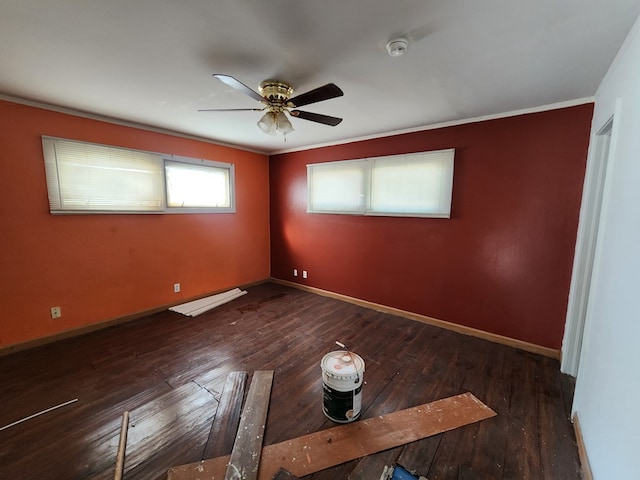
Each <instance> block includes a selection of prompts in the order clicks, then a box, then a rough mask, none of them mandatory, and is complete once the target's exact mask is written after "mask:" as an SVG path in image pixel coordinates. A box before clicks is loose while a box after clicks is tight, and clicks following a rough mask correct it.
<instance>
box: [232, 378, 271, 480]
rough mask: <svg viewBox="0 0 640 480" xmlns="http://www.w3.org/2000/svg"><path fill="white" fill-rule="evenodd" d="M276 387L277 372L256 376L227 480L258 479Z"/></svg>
mask: <svg viewBox="0 0 640 480" xmlns="http://www.w3.org/2000/svg"><path fill="white" fill-rule="evenodd" d="M272 384H273V370H258V371H257V372H254V373H253V378H252V379H251V385H250V386H249V393H248V394H247V401H246V403H245V406H244V409H243V410H242V415H241V417H240V425H239V427H238V434H237V435H236V441H235V443H234V444H233V450H232V452H231V457H230V458H229V464H228V466H227V472H226V474H225V476H224V478H225V480H255V479H256V478H258V465H259V463H260V454H261V451H262V441H263V438H264V427H265V424H266V420H267V411H268V410H269V397H270V396H271V385H272Z"/></svg>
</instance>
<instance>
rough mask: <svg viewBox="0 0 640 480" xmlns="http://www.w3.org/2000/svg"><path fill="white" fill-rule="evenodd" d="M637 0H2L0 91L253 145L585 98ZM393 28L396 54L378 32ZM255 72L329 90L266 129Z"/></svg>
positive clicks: (351, 134) (292, 144)
mask: <svg viewBox="0 0 640 480" xmlns="http://www.w3.org/2000/svg"><path fill="white" fill-rule="evenodd" d="M639 14H640V1H639V0H388V1H382V0H321V1H310V0H309V1H305V0H268V1H267V0H180V1H178V0H2V2H0V94H2V95H4V98H16V99H23V100H28V101H33V102H37V103H43V104H47V105H52V106H57V107H63V108H67V109H72V110H77V111H81V112H85V113H90V114H96V115H100V116H105V117H111V118H115V119H120V120H124V121H126V122H132V123H137V124H143V125H148V126H151V127H155V128H160V129H166V130H170V131H174V132H179V133H182V134H187V135H194V136H198V137H203V138H207V139H211V140H213V141H215V142H219V143H224V144H230V145H235V146H240V147H243V148H247V149H250V150H255V151H259V152H265V153H274V152H279V151H289V150H296V149H302V148H307V147H309V146H314V145H322V144H328V143H337V142H343V141H347V140H350V139H356V138H363V137H368V136H372V135H378V134H385V133H390V132H397V131H403V130H411V129H417V128H419V127H424V126H429V125H434V124H439V123H444V122H453V121H457V120H463V119H469V118H476V117H481V116H486V115H494V114H499V113H503V112H512V111H519V110H523V109H529V108H533V107H539V106H544V105H550V104H555V103H558V102H572V101H576V100H579V99H584V98H588V97H591V96H593V95H594V94H595V92H596V89H597V87H598V85H599V83H600V81H601V80H602V77H603V76H604V74H605V72H606V70H607V68H608V67H609V65H610V64H611V62H612V60H613V58H614V56H615V54H616V52H617V51H618V49H619V48H620V46H621V44H622V42H623V40H624V38H625V37H626V35H627V33H628V32H629V30H630V28H631V26H632V24H633V22H634V21H635V19H636V18H637V17H638V15H639ZM400 36H405V37H407V38H408V39H409V41H410V46H409V49H408V51H407V52H406V54H405V55H404V56H401V57H396V58H393V57H390V56H389V55H388V54H387V53H386V50H385V45H386V43H387V42H388V41H389V40H391V39H393V38H396V37H400ZM213 73H225V74H228V75H232V76H234V77H236V78H237V79H238V80H240V81H241V82H243V83H244V84H246V85H248V86H250V87H251V88H253V89H254V90H257V88H258V84H259V83H260V82H261V81H262V80H265V79H268V78H276V79H280V80H284V81H287V82H289V83H291V84H292V85H293V86H294V88H295V93H294V95H296V94H300V93H304V92H306V91H308V90H311V89H313V88H316V87H319V86H321V85H324V84H326V83H330V82H333V83H335V84H337V85H338V86H339V87H341V88H342V90H343V91H344V96H343V97H340V98H335V99H331V100H327V101H325V102H321V103H316V104H313V105H308V106H305V107H304V108H303V110H307V111H311V112H317V113H323V114H327V115H332V116H337V117H342V118H344V121H343V122H342V123H341V124H340V125H338V126H336V127H329V126H326V125H322V124H317V123H313V122H309V121H305V120H301V119H293V120H292V123H293V126H294V128H295V131H294V132H293V133H291V134H289V135H287V137H286V142H285V140H284V139H283V137H281V136H277V137H272V136H269V135H266V134H264V133H262V132H261V131H260V130H259V129H258V127H257V126H256V122H257V120H258V119H259V118H260V116H261V113H260V112H198V111H197V110H198V109H206V108H253V107H257V106H259V104H257V102H255V101H254V100H252V99H251V98H249V97H248V96H245V95H243V94H241V93H239V92H237V91H234V90H232V89H230V88H229V87H227V86H226V85H224V84H223V83H222V82H220V81H219V80H217V79H214V78H213V77H212V74H213Z"/></svg>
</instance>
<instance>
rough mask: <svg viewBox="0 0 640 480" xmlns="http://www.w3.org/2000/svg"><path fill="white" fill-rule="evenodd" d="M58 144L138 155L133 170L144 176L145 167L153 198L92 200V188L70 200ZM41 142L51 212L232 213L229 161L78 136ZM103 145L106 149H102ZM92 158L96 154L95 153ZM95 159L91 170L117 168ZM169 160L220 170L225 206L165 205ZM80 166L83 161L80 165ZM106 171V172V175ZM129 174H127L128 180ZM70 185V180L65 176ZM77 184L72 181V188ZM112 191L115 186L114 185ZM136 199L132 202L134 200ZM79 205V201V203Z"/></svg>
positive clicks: (232, 170) (232, 172) (232, 181)
mask: <svg viewBox="0 0 640 480" xmlns="http://www.w3.org/2000/svg"><path fill="white" fill-rule="evenodd" d="M59 145H65V146H71V147H83V146H86V147H87V148H88V149H91V150H95V151H100V152H107V153H108V154H109V155H113V156H114V157H116V158H119V157H120V156H123V157H125V158H126V157H131V158H135V159H140V162H141V163H140V165H142V167H141V168H140V169H139V170H135V173H142V176H143V177H144V171H143V170H144V169H145V168H147V167H148V169H149V172H151V173H149V176H148V177H147V181H146V182H145V184H144V186H145V187H146V188H145V189H143V190H145V194H146V193H148V190H150V189H151V187H150V186H149V185H147V183H148V182H151V183H152V184H153V187H152V189H153V191H154V195H153V198H149V199H146V197H145V199H143V200H141V201H139V202H138V204H131V203H127V204H123V205H118V204H117V203H118V200H117V199H116V201H114V202H106V204H101V203H100V202H99V201H98V202H95V200H94V198H95V197H92V195H95V192H94V191H92V190H91V188H88V189H87V190H91V191H90V192H89V193H88V194H87V196H86V197H83V196H78V195H76V194H75V193H73V194H72V195H73V198H72V200H71V201H70V200H69V198H71V197H70V196H69V189H66V190H65V188H66V187H65V178H67V177H66V176H65V174H64V173H63V168H62V166H63V165H62V164H63V162H64V159H63V158H59V156H60V155H61V154H60V153H59V150H61V149H60V148H57V146H59ZM42 146H43V155H44V163H45V170H46V179H47V192H48V196H49V211H50V212H51V213H52V214H54V215H70V214H72V215H73V214H85V215H86V214H185V213H235V211H236V206H235V166H234V165H233V164H231V163H225V162H218V161H212V160H206V159H198V158H191V157H183V156H177V155H172V154H162V153H155V152H148V151H144V150H133V149H127V148H122V147H114V146H110V145H102V144H98V143H90V142H84V141H80V140H69V139H64V138H57V137H49V136H42ZM105 149H106V150H105ZM94 158H95V157H94ZM99 162H100V159H98V163H97V164H95V163H94V164H93V165H92V167H93V169H94V170H93V172H94V173H95V172H98V173H99V172H100V170H101V169H104V171H105V172H108V173H110V174H114V172H113V171H114V170H119V168H112V167H110V166H108V165H107V164H105V166H104V167H103V166H102V165H101V164H100V163H99ZM167 163H171V164H176V165H177V164H185V165H198V166H202V167H206V168H211V169H216V170H222V171H223V172H225V173H226V176H227V180H228V183H227V192H226V193H227V195H228V204H226V205H224V206H209V207H197V206H192V207H182V206H171V207H170V206H168V201H167V196H168V194H167V191H168V190H167V188H168V187H167V173H166V165H167ZM80 166H83V165H80ZM106 174H107V173H105V175H106ZM117 175H118V174H117V173H116V174H115V178H118V176H117ZM130 179H131V178H129V180H130ZM66 181H68V182H69V185H72V184H71V181H70V180H69V179H68V178H67V180H66ZM74 187H77V185H73V186H72V188H74ZM114 191H115V189H114ZM134 203H135V202H134ZM78 205H81V206H80V207H78Z"/></svg>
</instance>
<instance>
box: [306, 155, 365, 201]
mask: <svg viewBox="0 0 640 480" xmlns="http://www.w3.org/2000/svg"><path fill="white" fill-rule="evenodd" d="M310 175H311V181H310V182H308V185H309V187H308V188H309V204H310V205H313V207H314V209H315V210H316V211H323V212H334V211H338V210H339V211H344V212H362V211H363V210H364V208H365V205H364V200H365V198H364V197H365V194H364V191H365V188H366V174H365V162H364V161H362V160H355V161H347V162H332V163H320V164H316V165H314V168H313V169H312V171H311V173H310Z"/></svg>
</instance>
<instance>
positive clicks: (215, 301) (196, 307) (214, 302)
mask: <svg viewBox="0 0 640 480" xmlns="http://www.w3.org/2000/svg"><path fill="white" fill-rule="evenodd" d="M246 293H247V292H246V291H245V290H240V289H239V288H234V289H233V290H229V291H228V292H224V293H219V294H217V295H211V296H209V297H205V298H201V299H199V300H193V301H192V302H187V303H183V304H180V305H176V306H175V307H171V308H169V310H171V311H172V312H176V313H181V314H183V315H187V316H189V317H195V316H196V315H200V314H201V313H205V312H208V311H209V310H211V309H214V308H216V307H219V306H220V305H224V304H225V303H228V302H230V301H232V300H235V299H236V298H239V297H241V296H242V295H246Z"/></svg>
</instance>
